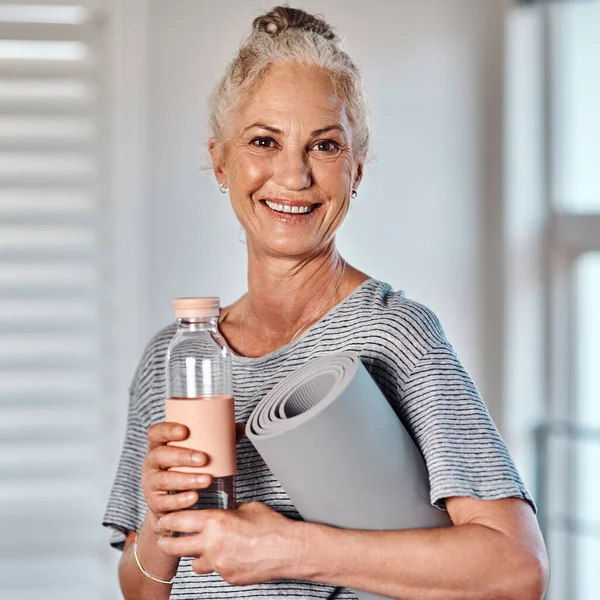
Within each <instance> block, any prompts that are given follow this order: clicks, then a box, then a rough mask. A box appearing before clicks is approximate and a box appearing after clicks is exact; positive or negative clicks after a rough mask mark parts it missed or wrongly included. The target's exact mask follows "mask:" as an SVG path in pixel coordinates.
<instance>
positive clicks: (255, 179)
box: [230, 154, 272, 190]
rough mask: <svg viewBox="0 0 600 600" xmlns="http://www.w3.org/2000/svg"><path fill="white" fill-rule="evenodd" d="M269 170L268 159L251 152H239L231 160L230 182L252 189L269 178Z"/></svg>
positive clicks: (245, 188)
mask: <svg viewBox="0 0 600 600" xmlns="http://www.w3.org/2000/svg"><path fill="white" fill-rule="evenodd" d="M271 170H272V169H271V165H270V161H268V160H265V159H264V158H261V157H257V156H253V155H251V154H250V155H249V154H240V155H239V156H237V157H235V159H234V160H233V161H232V168H231V170H230V173H232V174H233V176H232V177H231V183H232V184H233V185H235V186H236V187H239V188H241V189H244V190H254V189H257V188H258V187H260V186H261V185H262V184H263V183H264V182H265V181H266V180H267V179H269V178H270V176H271Z"/></svg>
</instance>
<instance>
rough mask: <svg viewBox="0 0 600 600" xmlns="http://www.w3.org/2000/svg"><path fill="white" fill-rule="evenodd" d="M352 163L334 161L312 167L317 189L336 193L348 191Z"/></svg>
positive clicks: (344, 160) (342, 160)
mask: <svg viewBox="0 0 600 600" xmlns="http://www.w3.org/2000/svg"><path fill="white" fill-rule="evenodd" d="M352 165H353V163H352V161H351V160H349V159H345V158H344V159H340V160H336V161H330V162H327V161H323V162H319V163H317V164H315V165H314V166H313V177H314V180H315V183H317V185H319V187H321V188H323V189H326V190H330V191H331V192H334V191H335V192H337V194H336V195H343V194H340V192H341V191H343V190H346V189H348V190H349V189H350V186H351V181H352Z"/></svg>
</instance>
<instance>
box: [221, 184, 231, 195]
mask: <svg viewBox="0 0 600 600" xmlns="http://www.w3.org/2000/svg"><path fill="white" fill-rule="evenodd" d="M219 189H220V190H221V194H226V193H227V192H228V191H229V188H228V187H227V184H226V183H225V182H223V183H220V184H219Z"/></svg>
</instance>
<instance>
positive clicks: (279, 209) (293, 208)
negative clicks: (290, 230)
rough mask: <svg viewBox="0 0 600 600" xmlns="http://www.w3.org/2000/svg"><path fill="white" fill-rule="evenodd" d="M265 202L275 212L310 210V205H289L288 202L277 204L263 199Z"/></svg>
mask: <svg viewBox="0 0 600 600" xmlns="http://www.w3.org/2000/svg"><path fill="white" fill-rule="evenodd" d="M265 204H266V205H267V206H268V207H269V208H271V209H273V210H276V211H277V212H283V213H293V214H296V213H300V214H306V213H309V212H311V211H312V209H313V207H312V206H290V205H289V204H277V203H276V202H270V201H269V200H265Z"/></svg>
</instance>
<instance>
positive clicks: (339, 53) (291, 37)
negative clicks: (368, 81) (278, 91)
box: [209, 6, 370, 159]
mask: <svg viewBox="0 0 600 600" xmlns="http://www.w3.org/2000/svg"><path fill="white" fill-rule="evenodd" d="M292 63H293V64H306V65H312V66H315V67H318V68H321V69H322V70H323V71H324V72H325V73H327V74H328V75H329V77H330V78H331V81H332V84H333V87H334V90H335V92H336V94H338V95H339V96H340V97H342V98H344V99H345V101H346V110H347V115H348V119H349V120H350V122H351V123H352V125H353V128H354V140H355V153H356V155H358V156H360V157H361V158H362V159H364V158H365V157H366V155H367V152H368V150H369V139H370V125H369V112H368V106H367V101H366V96H365V91H364V87H363V83H362V77H361V74H360V71H359V69H358V67H357V66H356V65H355V64H354V63H353V62H352V60H351V59H350V57H349V56H348V54H346V52H344V51H343V50H342V49H341V47H340V39H339V38H338V37H337V35H336V34H335V33H334V32H333V30H332V29H331V27H330V26H329V25H328V24H327V23H326V22H325V21H323V20H322V19H319V18H318V17H316V16H314V15H311V14H309V13H307V12H304V11H303V10H298V9H294V8H289V7H285V6H277V7H275V8H274V9H273V10H271V11H270V12H268V13H266V14H265V15H262V16H260V17H258V18H257V19H255V20H254V22H253V28H252V33H251V34H250V35H249V36H248V38H247V39H246V40H245V41H244V43H243V44H242V46H241V48H240V50H239V52H238V54H237V56H236V57H235V58H234V59H233V61H232V62H231V63H230V64H229V66H228V67H227V70H226V71H225V75H224V76H223V78H222V79H221V81H220V82H219V83H218V85H217V87H216V88H215V90H214V92H213V95H212V97H211V101H210V112H209V123H210V129H211V131H212V135H213V137H214V138H215V140H216V141H217V143H223V142H224V141H225V131H224V130H225V125H224V124H225V123H227V122H228V119H229V117H230V115H231V112H232V111H233V110H235V108H236V107H237V106H239V103H240V101H241V100H242V99H243V98H244V97H245V96H246V95H247V94H248V93H251V92H252V91H253V90H254V89H256V88H257V87H258V85H259V84H260V81H261V78H262V77H263V75H264V74H265V73H266V72H267V70H268V69H269V67H271V66H272V65H280V64H292Z"/></svg>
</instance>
